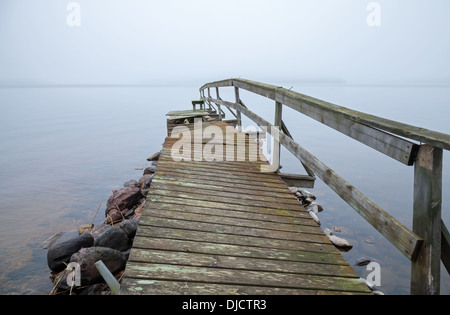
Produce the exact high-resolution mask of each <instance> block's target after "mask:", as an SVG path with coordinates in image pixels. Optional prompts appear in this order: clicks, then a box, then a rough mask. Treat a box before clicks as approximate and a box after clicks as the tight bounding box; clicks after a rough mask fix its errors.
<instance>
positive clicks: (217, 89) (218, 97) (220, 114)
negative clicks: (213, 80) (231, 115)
mask: <svg viewBox="0 0 450 315" xmlns="http://www.w3.org/2000/svg"><path fill="white" fill-rule="evenodd" d="M216 96H217V99H218V100H220V95H219V87H217V86H216ZM216 105H217V111H218V112H219V120H220V121H222V109H221V108H220V104H216Z"/></svg>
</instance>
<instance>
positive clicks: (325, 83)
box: [0, 82, 450, 89]
mask: <svg viewBox="0 0 450 315" xmlns="http://www.w3.org/2000/svg"><path fill="white" fill-rule="evenodd" d="M294 83H295V84H296V86H340V87H387V88H388V87H417V88H424V87H430V88H432V87H436V88H448V87H450V83H392V84H391V83H373V84H371V83H338V82H336V83H334V82H323V83H321V82H297V83H296V82H294ZM191 85H195V84H193V83H172V84H169V83H168V84H23V85H22V84H14V85H0V89H9V88H10V89H21V88H44V89H45V88H151V87H179V86H191Z"/></svg>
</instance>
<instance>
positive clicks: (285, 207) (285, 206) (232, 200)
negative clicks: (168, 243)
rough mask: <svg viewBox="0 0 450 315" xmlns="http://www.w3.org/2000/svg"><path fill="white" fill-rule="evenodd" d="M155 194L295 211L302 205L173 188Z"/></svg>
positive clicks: (154, 193)
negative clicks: (175, 189)
mask: <svg viewBox="0 0 450 315" xmlns="http://www.w3.org/2000/svg"><path fill="white" fill-rule="evenodd" d="M153 196H166V197H171V198H179V199H184V200H186V199H194V200H199V201H206V202H218V203H223V204H225V205H227V206H228V207H229V208H230V207H234V205H240V206H253V207H264V208H266V207H269V208H272V209H278V210H294V211H301V205H300V203H299V204H298V205H296V204H291V203H285V202H283V201H284V200H285V199H282V200H281V199H280V201H279V202H276V201H263V200H248V199H240V198H236V196H235V197H221V196H217V195H214V194H212V195H206V194H202V193H197V194H195V193H193V192H187V193H186V192H183V191H180V190H178V191H173V190H161V189H159V190H153V191H152V197H153Z"/></svg>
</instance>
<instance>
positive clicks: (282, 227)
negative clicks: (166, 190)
mask: <svg viewBox="0 0 450 315" xmlns="http://www.w3.org/2000/svg"><path fill="white" fill-rule="evenodd" d="M143 215H145V216H151V217H155V218H167V219H177V220H186V221H196V222H203V223H213V224H223V225H231V226H240V227H250V228H261V229H266V230H275V231H286V232H298V231H299V230H300V229H299V228H298V225H303V226H315V227H317V224H315V222H314V221H312V220H311V221H310V222H309V221H308V220H304V221H303V222H302V223H303V224H292V223H279V222H267V221H257V220H249V219H243V218H230V217H223V216H220V215H216V216H214V215H213V213H211V214H209V215H208V214H198V213H188V212H180V211H173V210H166V211H160V210H152V209H145V212H144V213H143Z"/></svg>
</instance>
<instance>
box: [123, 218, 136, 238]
mask: <svg viewBox="0 0 450 315" xmlns="http://www.w3.org/2000/svg"><path fill="white" fill-rule="evenodd" d="M138 225H139V222H138V220H134V219H131V220H126V221H123V222H122V223H120V225H119V228H120V229H122V231H124V232H125V234H126V235H127V236H128V238H129V239H130V240H131V239H133V238H134V237H135V235H136V231H137V229H138Z"/></svg>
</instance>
